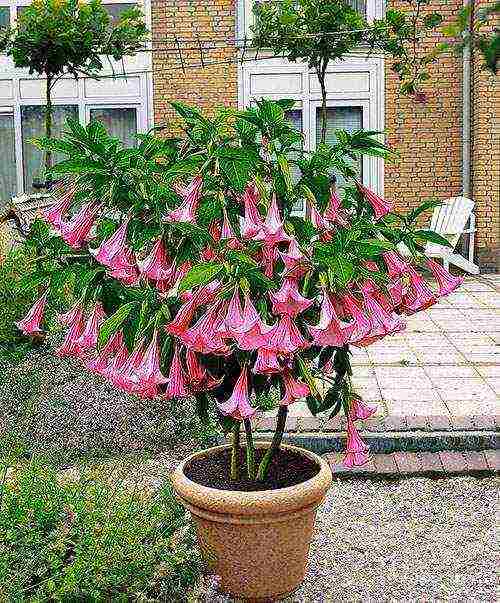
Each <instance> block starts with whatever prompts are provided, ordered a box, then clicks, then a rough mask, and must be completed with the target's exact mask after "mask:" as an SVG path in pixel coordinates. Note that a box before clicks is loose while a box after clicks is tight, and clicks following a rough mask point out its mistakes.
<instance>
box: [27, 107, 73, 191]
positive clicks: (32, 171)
mask: <svg viewBox="0 0 500 603" xmlns="http://www.w3.org/2000/svg"><path fill="white" fill-rule="evenodd" d="M68 117H72V118H73V119H77V118H78V107H77V106H76V105H57V106H55V107H54V112H53V117H52V119H53V123H52V135H53V136H54V137H57V136H61V134H62V132H63V130H64V123H65V121H66V119H67V118H68ZM21 131H22V139H23V159H24V165H23V176H24V192H34V190H35V189H34V188H33V180H36V179H37V177H38V176H39V174H40V171H41V170H42V169H43V167H44V166H43V165H42V162H43V153H42V152H41V151H40V150H39V149H37V148H36V147H35V146H34V145H33V144H32V143H31V142H30V141H31V140H32V139H33V138H39V137H40V136H43V135H44V133H45V106H43V105H36V106H30V105H26V106H23V107H21ZM62 158H63V157H62V156H60V155H58V154H57V153H56V154H54V162H55V161H60V160H61V159H62Z"/></svg>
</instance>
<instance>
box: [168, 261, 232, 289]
mask: <svg viewBox="0 0 500 603" xmlns="http://www.w3.org/2000/svg"><path fill="white" fill-rule="evenodd" d="M223 268H224V266H223V264H217V263H215V262H204V263H202V264H197V265H196V266H193V267H192V268H191V269H190V270H189V271H188V273H187V274H186V275H185V276H184V278H183V279H182V280H181V282H180V284H179V293H182V292H183V291H188V290H189V289H192V288H193V287H196V286H197V285H207V284H208V283H210V282H211V281H213V280H214V278H215V277H216V276H217V275H218V274H219V273H220V272H221V271H222V269H223Z"/></svg>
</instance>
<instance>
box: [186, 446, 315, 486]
mask: <svg viewBox="0 0 500 603" xmlns="http://www.w3.org/2000/svg"><path fill="white" fill-rule="evenodd" d="M265 452H266V450H265V449H264V448H257V449H256V450H255V458H256V463H258V462H259V461H260V460H261V459H262V457H263V456H264V454H265ZM230 466H231V450H230V449H229V448H226V449H224V450H221V451H219V452H217V453H216V454H210V455H207V456H200V457H198V458H195V459H193V460H192V461H191V462H190V463H189V464H188V465H187V466H186V467H185V468H184V474H185V475H186V477H188V478H189V479H190V480H191V481H193V482H196V483H197V484H200V485H202V486H207V487H208V488H216V489H218V490H237V491H241V492H257V491H261V490H279V489H280V488H287V487H289V486H296V485H297V484H301V483H302V482H305V481H307V480H308V479H311V478H312V477H314V476H315V475H317V474H318V473H319V466H318V465H317V464H316V463H315V462H314V461H313V460H311V459H309V458H307V457H305V456H302V455H301V454H299V453H297V452H295V451H292V450H278V451H277V452H276V453H275V455H274V457H273V460H272V462H271V464H270V466H269V472H268V475H267V478H266V480H265V481H263V482H254V481H251V480H249V479H248V477H247V474H246V454H245V449H244V448H242V450H241V454H240V463H239V466H240V473H241V475H240V477H239V479H238V480H236V481H232V480H231V479H230V477H229V475H230ZM257 466H258V465H257Z"/></svg>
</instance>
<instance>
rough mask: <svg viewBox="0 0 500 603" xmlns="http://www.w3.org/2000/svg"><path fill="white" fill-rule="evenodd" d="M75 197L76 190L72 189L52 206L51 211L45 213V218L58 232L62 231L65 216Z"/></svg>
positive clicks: (47, 210)
mask: <svg viewBox="0 0 500 603" xmlns="http://www.w3.org/2000/svg"><path fill="white" fill-rule="evenodd" d="M74 195H75V189H74V188H72V187H71V188H69V189H68V190H67V191H66V192H65V193H64V194H63V195H62V197H61V198H60V199H59V200H58V201H57V202H56V203H55V204H54V205H52V206H51V207H50V208H49V209H46V210H45V211H44V212H43V216H44V218H45V219H46V220H47V222H49V224H51V225H52V226H53V227H54V228H55V229H56V230H59V231H60V230H61V228H62V226H63V224H64V219H63V217H64V214H65V213H66V212H67V211H68V209H69V208H70V205H71V203H72V201H73V197H74Z"/></svg>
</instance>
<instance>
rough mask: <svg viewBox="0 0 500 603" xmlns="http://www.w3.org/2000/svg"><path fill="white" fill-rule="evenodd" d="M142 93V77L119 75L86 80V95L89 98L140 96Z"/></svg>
mask: <svg viewBox="0 0 500 603" xmlns="http://www.w3.org/2000/svg"><path fill="white" fill-rule="evenodd" d="M140 95H141V78H140V77H132V76H131V77H128V78H123V77H118V78H103V79H101V80H99V81H97V80H90V79H87V80H85V96H86V97H87V98H103V97H108V98H109V97H113V96H115V97H116V98H118V97H121V98H123V97H127V96H134V97H138V96H140Z"/></svg>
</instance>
